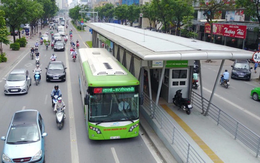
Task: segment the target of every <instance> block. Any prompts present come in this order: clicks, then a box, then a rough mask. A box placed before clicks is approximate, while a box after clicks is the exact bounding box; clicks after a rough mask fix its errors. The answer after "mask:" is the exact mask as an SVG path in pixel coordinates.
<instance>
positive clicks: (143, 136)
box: [139, 127, 163, 163]
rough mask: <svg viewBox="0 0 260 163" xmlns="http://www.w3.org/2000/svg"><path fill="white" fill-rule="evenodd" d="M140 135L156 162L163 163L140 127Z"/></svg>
mask: <svg viewBox="0 0 260 163" xmlns="http://www.w3.org/2000/svg"><path fill="white" fill-rule="evenodd" d="M139 130H140V131H139V135H140V137H141V138H142V139H143V141H144V143H145V144H146V146H147V148H148V149H149V151H150V152H151V154H152V155H153V158H154V159H155V161H156V162H158V163H162V162H163V160H162V159H160V157H159V156H158V155H157V154H156V149H155V148H154V146H153V145H152V144H151V143H150V141H149V140H148V139H147V137H146V136H145V134H142V133H143V131H142V129H141V128H140V127H139Z"/></svg>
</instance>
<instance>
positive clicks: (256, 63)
mask: <svg viewBox="0 0 260 163" xmlns="http://www.w3.org/2000/svg"><path fill="white" fill-rule="evenodd" d="M257 67H258V62H255V67H254V70H255V73H256V68H257Z"/></svg>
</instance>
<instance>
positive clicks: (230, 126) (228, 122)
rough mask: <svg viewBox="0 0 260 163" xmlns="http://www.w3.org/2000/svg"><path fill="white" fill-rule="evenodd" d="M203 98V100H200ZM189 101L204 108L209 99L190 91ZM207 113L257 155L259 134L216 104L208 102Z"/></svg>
mask: <svg viewBox="0 0 260 163" xmlns="http://www.w3.org/2000/svg"><path fill="white" fill-rule="evenodd" d="M202 99H203V100H202ZM191 102H192V104H193V107H197V108H198V109H201V110H202V109H204V110H206V109H207V107H208V104H209V101H208V100H207V99H205V98H202V97H201V96H200V95H199V94H198V93H196V92H194V91H192V93H191ZM208 115H209V116H210V117H211V118H212V119H213V120H214V121H216V123H217V125H221V126H222V127H223V128H225V129H226V130H227V131H228V132H229V133H230V134H231V135H233V136H234V139H235V140H239V141H240V142H242V143H243V144H244V145H245V146H247V147H248V148H249V149H251V150H252V151H253V152H254V153H255V154H256V157H258V156H259V152H260V136H259V135H257V134H256V133H254V132H253V131H252V130H250V129H249V128H247V127H246V126H244V125H243V124H241V123H240V122H239V121H237V120H236V119H234V118H233V117H231V116H230V115H228V114H227V113H225V112H224V111H223V110H221V109H219V108H218V107H217V106H216V105H214V104H212V103H211V104H210V108H209V111H208Z"/></svg>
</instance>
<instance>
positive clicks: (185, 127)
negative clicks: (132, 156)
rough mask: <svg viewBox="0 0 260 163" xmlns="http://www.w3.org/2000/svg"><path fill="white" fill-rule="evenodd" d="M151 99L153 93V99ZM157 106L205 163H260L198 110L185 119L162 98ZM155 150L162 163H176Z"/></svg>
mask: <svg viewBox="0 0 260 163" xmlns="http://www.w3.org/2000/svg"><path fill="white" fill-rule="evenodd" d="M154 96H155V94H154V93H153V98H155V97H154ZM159 105H160V106H161V107H162V108H163V109H164V110H165V111H166V112H167V114H168V115H169V116H170V117H171V120H172V122H173V123H174V125H175V126H176V128H177V129H178V130H179V131H181V133H182V134H183V135H184V137H185V138H186V139H187V140H188V141H189V143H190V144H191V145H192V147H193V148H194V149H195V150H196V151H197V153H198V154H199V155H200V156H201V157H202V158H203V160H204V161H205V162H206V163H210V162H212V163H213V162H214V163H260V157H258V158H257V157H256V156H255V153H253V152H252V151H251V150H250V149H249V148H247V147H246V146H244V145H243V144H242V143H241V142H239V141H238V140H235V139H234V138H233V137H232V135H230V134H229V133H228V132H227V131H226V130H225V129H224V128H222V127H221V126H218V125H217V124H216V123H215V122H214V121H213V120H212V119H211V118H210V117H209V116H204V115H202V114H201V110H199V109H196V108H193V109H192V111H191V114H190V115H187V114H186V112H184V111H182V110H180V109H178V108H177V107H176V106H175V105H174V104H169V103H166V102H165V101H164V100H163V99H162V98H160V99H159ZM141 123H142V120H141ZM147 134H149V133H147ZM148 136H149V135H148ZM155 146H156V143H155ZM156 148H157V150H158V152H159V153H160V155H161V156H162V157H163V158H164V162H169V163H170V162H176V160H171V157H169V153H167V152H165V149H164V148H165V147H163V146H161V145H159V146H157V147H156Z"/></svg>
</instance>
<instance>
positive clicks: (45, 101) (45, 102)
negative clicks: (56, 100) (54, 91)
mask: <svg viewBox="0 0 260 163" xmlns="http://www.w3.org/2000/svg"><path fill="white" fill-rule="evenodd" d="M47 98H48V95H46V96H45V100H44V104H45V105H46V104H47Z"/></svg>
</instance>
